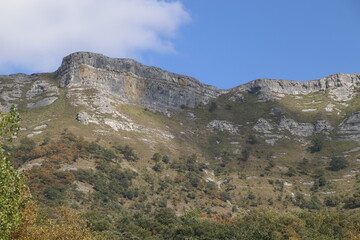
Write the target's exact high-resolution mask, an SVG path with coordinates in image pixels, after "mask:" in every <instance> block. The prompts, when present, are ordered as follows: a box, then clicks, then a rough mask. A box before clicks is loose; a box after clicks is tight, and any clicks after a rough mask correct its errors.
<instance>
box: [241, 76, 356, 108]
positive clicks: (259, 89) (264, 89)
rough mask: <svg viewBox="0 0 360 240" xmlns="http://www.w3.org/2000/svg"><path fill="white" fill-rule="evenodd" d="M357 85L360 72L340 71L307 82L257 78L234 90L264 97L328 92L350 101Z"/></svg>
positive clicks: (337, 97) (340, 99)
mask: <svg viewBox="0 0 360 240" xmlns="http://www.w3.org/2000/svg"><path fill="white" fill-rule="evenodd" d="M357 87H360V73H358V74H343V73H339V74H333V75H330V76H327V77H325V78H322V79H317V80H311V81H306V82H299V81H289V80H279V79H257V80H254V81H251V82H249V83H247V84H244V85H241V86H238V87H237V88H234V90H235V91H238V92H248V93H251V94H257V95H259V96H261V97H262V98H264V99H277V98H281V97H283V96H284V95H286V94H289V95H306V94H310V93H314V92H323V93H325V92H328V94H329V96H330V97H331V98H332V99H333V100H335V101H348V100H350V99H352V98H353V96H354V92H355V88H357Z"/></svg>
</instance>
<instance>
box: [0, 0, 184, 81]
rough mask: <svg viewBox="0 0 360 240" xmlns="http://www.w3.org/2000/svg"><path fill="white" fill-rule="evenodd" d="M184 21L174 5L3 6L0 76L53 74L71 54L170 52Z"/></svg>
mask: <svg viewBox="0 0 360 240" xmlns="http://www.w3.org/2000/svg"><path fill="white" fill-rule="evenodd" d="M189 18H190V17H189V15H188V13H187V12H186V10H185V9H184V7H183V5H182V4H181V2H179V1H164V0H2V1H1V2H0V74H7V73H9V72H12V71H14V70H17V69H22V70H25V71H30V72H43V71H53V70H55V69H56V67H58V65H59V63H60V61H61V58H62V57H63V56H65V55H67V54H69V53H71V52H75V51H94V52H99V53H103V54H106V55H108V56H112V57H134V56H136V55H138V54H140V53H141V51H144V50H151V51H156V52H172V51H174V47H173V45H172V42H171V40H172V38H173V37H174V36H175V34H176V32H177V30H178V29H179V26H181V25H182V24H184V23H185V22H187V21H188V20H189Z"/></svg>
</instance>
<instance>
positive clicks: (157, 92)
mask: <svg viewBox="0 0 360 240" xmlns="http://www.w3.org/2000/svg"><path fill="white" fill-rule="evenodd" d="M56 76H57V79H58V81H59V84H60V87H63V88H76V87H87V88H96V89H97V90H99V91H102V92H106V93H110V94H112V95H115V96H117V97H120V98H121V99H122V100H123V101H124V102H127V103H130V104H135V105H140V106H143V107H146V108H149V109H150V110H154V111H158V112H168V110H173V111H176V110H180V109H181V108H183V107H184V106H187V107H195V106H197V105H199V104H200V105H201V104H206V103H208V102H209V101H210V100H211V99H214V98H216V97H217V96H219V95H220V94H222V93H224V92H225V91H223V90H220V89H217V88H216V87H213V86H209V85H206V84H203V83H201V82H199V81H198V80H196V79H195V78H192V77H188V76H185V75H180V74H176V73H171V72H168V71H165V70H162V69H160V68H156V67H151V66H146V65H143V64H141V63H139V62H136V61H135V60H132V59H126V58H110V57H107V56H104V55H102V54H96V53H90V52H76V53H73V54H70V55H68V56H67V57H65V58H64V59H63V62H62V64H61V66H60V68H59V69H58V70H57V71H56Z"/></svg>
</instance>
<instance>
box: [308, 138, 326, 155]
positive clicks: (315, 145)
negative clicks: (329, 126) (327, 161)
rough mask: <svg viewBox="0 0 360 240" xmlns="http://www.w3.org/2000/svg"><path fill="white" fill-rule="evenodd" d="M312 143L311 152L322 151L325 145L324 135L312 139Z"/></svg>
mask: <svg viewBox="0 0 360 240" xmlns="http://www.w3.org/2000/svg"><path fill="white" fill-rule="evenodd" d="M311 144H312V146H310V147H309V148H308V150H309V151H310V152H311V153H316V152H320V151H321V150H322V148H323V145H324V137H323V136H321V135H317V136H315V137H314V138H313V139H311Z"/></svg>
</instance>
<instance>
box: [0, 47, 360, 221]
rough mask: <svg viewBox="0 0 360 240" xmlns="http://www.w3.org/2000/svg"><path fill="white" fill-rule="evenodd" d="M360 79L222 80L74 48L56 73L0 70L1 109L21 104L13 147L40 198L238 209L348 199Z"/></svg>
mask: <svg viewBox="0 0 360 240" xmlns="http://www.w3.org/2000/svg"><path fill="white" fill-rule="evenodd" d="M359 88H360V74H334V75H330V76H327V77H324V78H322V79H318V80H312V81H307V82H298V81H288V80H277V79H257V80H254V81H251V82H249V83H247V84H244V85H240V86H237V87H234V88H232V89H227V90H223V89H218V88H216V87H213V86H209V85H205V84H203V83H201V82H199V81H198V80H196V79H194V78H191V77H188V76H184V75H179V74H175V73H170V72H167V71H164V70H162V69H159V68H156V67H149V66H145V65H142V64H141V63H138V62H136V61H134V60H131V59H113V58H109V57H106V56H104V55H101V54H95V53H89V52H77V53H73V54H70V55H69V56H67V57H65V58H64V59H63V62H62V64H61V66H60V67H59V68H58V70H56V71H55V72H53V73H40V74H32V75H25V74H13V75H8V76H0V89H1V93H0V104H1V105H0V109H1V110H2V111H6V110H8V109H9V108H10V106H11V105H12V104H15V105H17V107H18V109H19V112H20V115H21V117H22V129H21V133H20V135H19V137H18V139H17V141H15V143H14V145H9V146H8V149H10V150H12V151H13V152H14V154H13V161H14V163H15V165H16V166H17V167H19V168H20V169H22V170H24V171H25V172H27V173H28V175H29V176H30V177H29V178H30V187H31V189H32V191H33V194H34V196H35V197H36V198H37V199H38V200H39V201H40V202H42V203H43V204H45V205H48V206H57V205H63V204H65V205H66V204H67V205H71V206H74V208H84V209H96V208H97V207H99V206H101V207H105V208H107V209H117V208H120V207H125V208H126V209H136V210H139V209H140V210H141V211H144V212H146V211H148V212H151V211H153V210H154V209H156V208H157V207H168V208H172V209H174V210H175V211H176V212H177V213H178V214H181V213H184V212H185V211H186V210H189V209H194V208H196V209H200V210H201V211H202V212H205V213H207V214H210V215H211V214H223V215H227V214H228V215H230V216H235V215H237V214H240V213H241V212H242V211H241V210H244V209H245V210H246V209H250V208H255V207H258V206H272V207H274V208H276V209H287V208H290V209H297V208H310V209H318V208H321V207H323V206H328V207H335V206H336V207H340V208H345V209H348V208H350V207H349V206H348V205H347V204H348V202H349V201H350V200H349V199H351V198H354V196H355V195H354V196H353V194H355V193H356V192H357V191H359V188H358V181H359V180H360V177H359V164H360V147H359V142H360V95H359ZM45 179H46V180H45ZM119 179H120V180H119ZM115 183H116V184H115ZM112 184H115V185H112ZM104 189H105V190H104ZM114 189H117V190H114ZM356 196H357V195H356ZM352 206H357V205H356V204H355V205H352ZM357 207H358V206H357ZM357 207H355V208H357ZM351 208H353V207H351Z"/></svg>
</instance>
